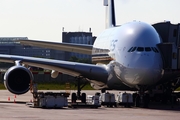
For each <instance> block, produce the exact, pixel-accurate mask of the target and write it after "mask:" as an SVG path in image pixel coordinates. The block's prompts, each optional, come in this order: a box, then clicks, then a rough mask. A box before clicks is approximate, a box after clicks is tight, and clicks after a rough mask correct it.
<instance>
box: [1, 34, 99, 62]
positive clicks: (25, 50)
mask: <svg viewBox="0 0 180 120" xmlns="http://www.w3.org/2000/svg"><path fill="white" fill-rule="evenodd" d="M95 38H96V37H92V32H62V41H63V42H66V43H77V44H90V45H92V44H93V43H94V40H95ZM16 40H28V37H0V54H7V55H20V56H29V57H39V58H49V59H57V60H67V61H69V60H70V58H71V57H72V56H74V57H77V58H78V59H88V60H89V61H90V60H91V56H90V55H84V54H78V53H71V52H64V51H60V50H54V49H49V48H40V47H33V46H28V45H21V44H20V43H19V42H18V41H16Z"/></svg>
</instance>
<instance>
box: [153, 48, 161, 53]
mask: <svg viewBox="0 0 180 120" xmlns="http://www.w3.org/2000/svg"><path fill="white" fill-rule="evenodd" d="M151 48H152V50H153V51H154V52H156V53H158V52H159V51H158V50H157V49H156V48H155V47H151Z"/></svg>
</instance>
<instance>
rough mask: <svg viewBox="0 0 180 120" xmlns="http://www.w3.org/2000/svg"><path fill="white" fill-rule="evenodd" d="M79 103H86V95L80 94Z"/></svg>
mask: <svg viewBox="0 0 180 120" xmlns="http://www.w3.org/2000/svg"><path fill="white" fill-rule="evenodd" d="M81 102H82V103H86V93H82V97H81Z"/></svg>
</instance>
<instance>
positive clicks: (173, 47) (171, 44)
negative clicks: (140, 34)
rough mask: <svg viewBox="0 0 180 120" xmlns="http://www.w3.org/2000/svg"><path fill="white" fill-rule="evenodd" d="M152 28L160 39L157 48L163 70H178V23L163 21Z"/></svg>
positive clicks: (179, 60)
mask: <svg viewBox="0 0 180 120" xmlns="http://www.w3.org/2000/svg"><path fill="white" fill-rule="evenodd" d="M152 26H153V27H154V28H155V29H156V31H157V32H158V33H159V35H160V37H161V39H162V43H161V44H158V47H159V49H160V51H161V53H162V57H163V62H164V63H163V64H164V65H163V66H164V69H170V70H180V23H178V24H171V23H170V22H169V21H164V22H160V23H156V24H153V25H152Z"/></svg>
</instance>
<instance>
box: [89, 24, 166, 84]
mask: <svg viewBox="0 0 180 120" xmlns="http://www.w3.org/2000/svg"><path fill="white" fill-rule="evenodd" d="M159 43H161V39H160V37H159V35H158V33H157V32H156V30H155V29H154V28H153V27H152V26H151V25H149V24H146V23H143V22H137V21H133V22H130V23H126V24H124V25H121V26H119V27H113V28H109V29H106V30H105V31H103V32H102V33H101V34H100V35H99V36H98V37H97V39H96V41H95V43H94V46H93V53H92V54H93V55H95V56H96V57H99V58H101V57H102V56H109V57H111V58H112V60H113V61H114V67H113V70H114V72H115V75H116V76H117V78H118V79H119V80H120V81H122V82H123V83H124V84H126V85H128V86H130V87H137V86H149V85H153V84H155V83H157V82H158V81H159V80H160V79H161V77H162V75H163V69H162V68H163V62H162V58H161V54H160V51H159V49H158V48H157V44H159Z"/></svg>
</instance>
